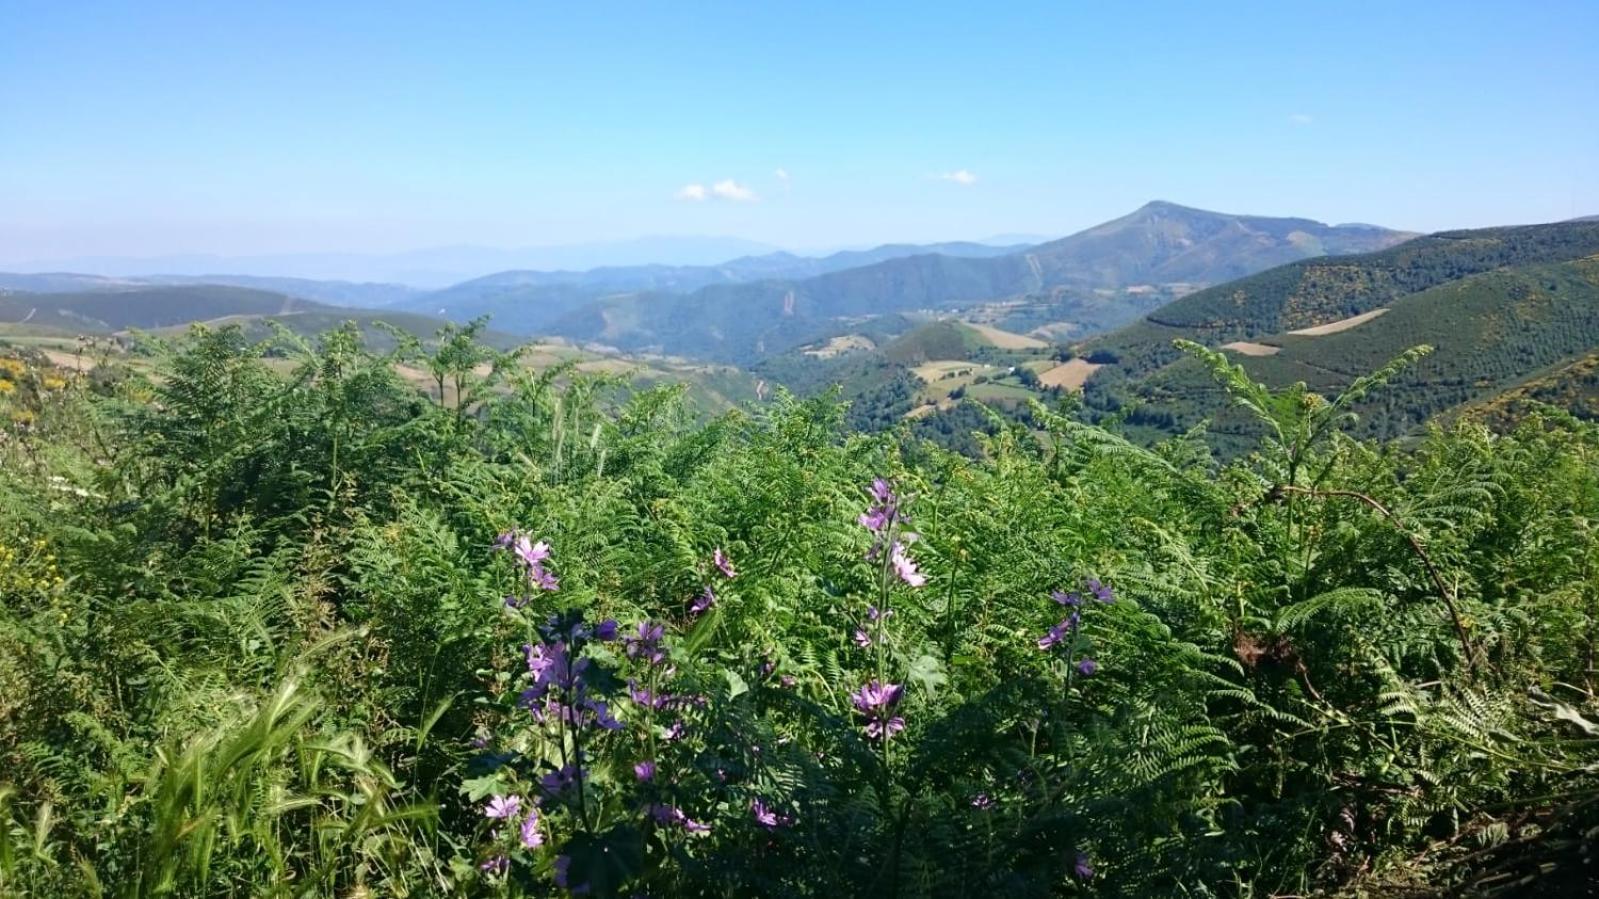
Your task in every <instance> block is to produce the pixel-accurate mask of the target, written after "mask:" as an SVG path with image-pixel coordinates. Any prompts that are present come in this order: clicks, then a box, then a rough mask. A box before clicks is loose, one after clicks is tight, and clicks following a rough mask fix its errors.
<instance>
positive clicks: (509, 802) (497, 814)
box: [479, 795, 544, 875]
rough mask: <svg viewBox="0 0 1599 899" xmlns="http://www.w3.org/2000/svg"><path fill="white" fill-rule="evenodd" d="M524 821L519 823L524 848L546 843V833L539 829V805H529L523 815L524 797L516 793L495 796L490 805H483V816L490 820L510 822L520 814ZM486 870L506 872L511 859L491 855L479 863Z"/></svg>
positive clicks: (520, 838)
mask: <svg viewBox="0 0 1599 899" xmlns="http://www.w3.org/2000/svg"><path fill="white" fill-rule="evenodd" d="M519 815H520V816H521V817H522V821H521V823H520V824H519V825H517V838H518V842H520V843H521V844H522V848H523V849H537V848H539V847H540V846H543V845H544V834H543V833H542V832H540V830H539V810H538V807H537V806H534V805H529V806H527V814H526V815H522V797H520V796H516V795H510V796H493V797H491V798H490V799H489V802H488V805H486V806H484V807H483V817H485V818H487V819H489V820H490V821H498V822H503V823H506V824H509V823H511V822H513V821H514V820H515V819H516V818H517V817H518V816H519ZM479 867H480V868H482V869H483V870H484V871H485V872H487V873H489V874H493V875H499V874H504V873H505V872H506V870H508V869H509V867H510V859H508V858H506V856H505V855H504V854H503V853H501V854H497V855H494V856H491V857H490V858H489V859H488V860H487V861H485V862H484V863H483V864H481V865H479Z"/></svg>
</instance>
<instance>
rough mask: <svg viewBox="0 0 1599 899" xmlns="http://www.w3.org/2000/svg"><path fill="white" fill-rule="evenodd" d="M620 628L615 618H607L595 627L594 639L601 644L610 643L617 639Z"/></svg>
mask: <svg viewBox="0 0 1599 899" xmlns="http://www.w3.org/2000/svg"><path fill="white" fill-rule="evenodd" d="M618 627H619V625H618V624H617V623H616V619H615V618H607V619H605V620H604V621H601V622H600V623H599V624H596V625H594V632H593V637H594V639H596V640H598V641H600V642H601V643H609V642H611V641H612V640H615V639H616V635H617V629H618Z"/></svg>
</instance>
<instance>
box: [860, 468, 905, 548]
mask: <svg viewBox="0 0 1599 899" xmlns="http://www.w3.org/2000/svg"><path fill="white" fill-rule="evenodd" d="M866 492H867V493H868V494H870V495H871V497H872V504H871V505H870V506H868V507H867V509H866V511H865V512H862V513H861V516H860V518H858V519H856V520H857V521H859V522H860V524H861V527H863V528H865V529H867V530H868V531H871V532H872V533H874V534H877V535H879V537H878V539H882V536H881V535H882V534H883V533H884V532H885V531H887V530H888V529H889V528H890V527H891V526H892V525H893V524H894V523H895V522H896V521H898V520H900V514H899V499H898V497H896V496H894V488H893V486H892V485H891V484H889V483H888V482H887V481H885V480H883V479H882V478H875V479H873V481H872V486H871V487H869V488H867V491H866Z"/></svg>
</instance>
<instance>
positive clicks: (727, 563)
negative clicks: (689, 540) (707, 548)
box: [711, 546, 738, 579]
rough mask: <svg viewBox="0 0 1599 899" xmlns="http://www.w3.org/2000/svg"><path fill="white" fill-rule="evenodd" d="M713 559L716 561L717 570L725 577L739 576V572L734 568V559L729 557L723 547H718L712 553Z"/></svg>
mask: <svg viewBox="0 0 1599 899" xmlns="http://www.w3.org/2000/svg"><path fill="white" fill-rule="evenodd" d="M711 561H712V562H713V563H715V565H716V568H717V570H718V571H720V572H722V576H723V577H726V578H729V579H731V578H735V577H738V572H736V571H734V570H733V560H732V559H729V558H728V557H727V554H726V553H724V552H722V548H721V547H720V546H718V547H717V548H716V551H715V552H713V553H711Z"/></svg>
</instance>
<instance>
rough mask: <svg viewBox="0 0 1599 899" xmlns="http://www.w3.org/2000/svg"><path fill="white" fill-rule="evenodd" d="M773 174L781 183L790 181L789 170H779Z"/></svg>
mask: <svg viewBox="0 0 1599 899" xmlns="http://www.w3.org/2000/svg"><path fill="white" fill-rule="evenodd" d="M772 174H774V175H776V176H777V180H779V181H783V182H787V181H788V169H778V170H777V171H775V172H773V173H772Z"/></svg>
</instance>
